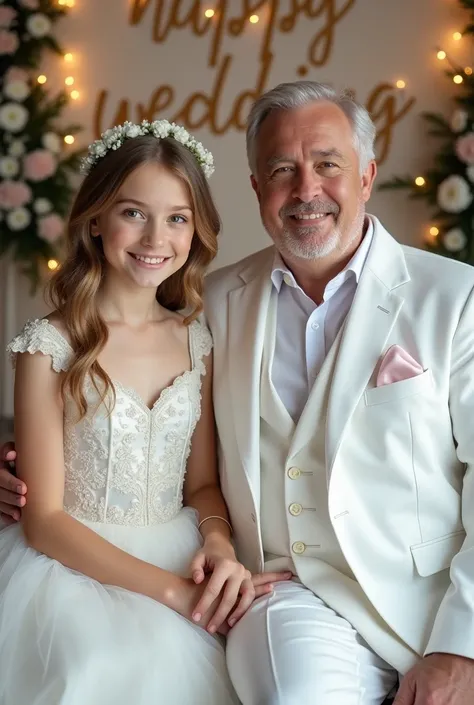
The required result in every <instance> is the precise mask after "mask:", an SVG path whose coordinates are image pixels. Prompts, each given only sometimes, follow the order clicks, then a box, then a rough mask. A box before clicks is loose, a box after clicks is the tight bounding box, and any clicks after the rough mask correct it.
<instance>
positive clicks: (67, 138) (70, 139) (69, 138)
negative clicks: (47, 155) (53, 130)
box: [64, 135, 74, 144]
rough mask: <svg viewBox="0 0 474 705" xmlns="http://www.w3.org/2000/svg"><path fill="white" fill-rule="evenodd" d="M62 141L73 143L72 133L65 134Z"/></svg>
mask: <svg viewBox="0 0 474 705" xmlns="http://www.w3.org/2000/svg"><path fill="white" fill-rule="evenodd" d="M64 141H65V142H66V144H74V137H73V136H72V135H66V136H65V138H64Z"/></svg>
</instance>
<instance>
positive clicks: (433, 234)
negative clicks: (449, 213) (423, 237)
mask: <svg viewBox="0 0 474 705" xmlns="http://www.w3.org/2000/svg"><path fill="white" fill-rule="evenodd" d="M430 235H432V236H433V237H436V236H437V235H439V230H438V228H437V227H436V226H435V225H433V227H432V228H430Z"/></svg>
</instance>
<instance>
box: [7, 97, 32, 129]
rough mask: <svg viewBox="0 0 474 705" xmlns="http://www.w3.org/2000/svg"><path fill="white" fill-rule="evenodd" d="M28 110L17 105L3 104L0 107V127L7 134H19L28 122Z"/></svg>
mask: <svg viewBox="0 0 474 705" xmlns="http://www.w3.org/2000/svg"><path fill="white" fill-rule="evenodd" d="M28 117H29V116H28V110H27V109H26V108H25V106H24V105H19V104H18V103H4V105H2V106H1V107H0V127H3V129H4V130H6V131H7V132H20V130H22V129H23V128H24V127H25V125H26V123H27V122H28Z"/></svg>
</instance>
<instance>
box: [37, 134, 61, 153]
mask: <svg viewBox="0 0 474 705" xmlns="http://www.w3.org/2000/svg"><path fill="white" fill-rule="evenodd" d="M41 141H42V143H43V147H45V148H46V149H47V150H49V151H50V152H53V153H54V154H58V152H60V151H61V140H60V138H59V137H58V135H57V134H56V133H55V132H45V134H44V135H43V137H42V138H41Z"/></svg>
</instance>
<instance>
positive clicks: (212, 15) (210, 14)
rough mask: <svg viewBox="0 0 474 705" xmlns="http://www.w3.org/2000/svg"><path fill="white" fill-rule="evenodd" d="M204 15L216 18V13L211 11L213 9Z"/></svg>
mask: <svg viewBox="0 0 474 705" xmlns="http://www.w3.org/2000/svg"><path fill="white" fill-rule="evenodd" d="M204 15H205V16H206V17H214V15H215V12H214V10H211V9H210V8H209V10H206V11H205V13H204Z"/></svg>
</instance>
